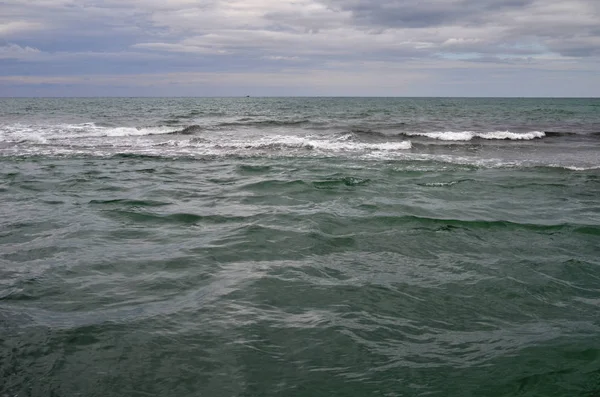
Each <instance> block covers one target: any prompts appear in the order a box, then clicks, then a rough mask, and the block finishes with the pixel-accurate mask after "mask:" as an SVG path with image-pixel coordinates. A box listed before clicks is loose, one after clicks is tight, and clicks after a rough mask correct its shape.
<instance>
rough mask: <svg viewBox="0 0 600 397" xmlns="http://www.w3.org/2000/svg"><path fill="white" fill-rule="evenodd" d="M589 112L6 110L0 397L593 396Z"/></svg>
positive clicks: (567, 104) (529, 103)
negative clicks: (143, 396) (154, 396)
mask: <svg viewBox="0 0 600 397" xmlns="http://www.w3.org/2000/svg"><path fill="white" fill-rule="evenodd" d="M599 131H600V102H599V100H593V99H591V100H583V99H581V100H579V99H545V100H541V99H540V100H537V99H522V100H520V99H510V100H509V99H424V98H423V99H383V98H382V99H378V98H373V99H360V98H338V99H330V98H289V99H284V98H269V99H267V98H265V99H263V98H250V99H248V98H240V99H233V98H229V99H218V98H215V99H8V100H0V177H1V179H0V200H1V202H2V205H1V206H0V395H2V396H4V395H6V396H17V395H18V396H27V395H30V396H50V395H55V396H64V395H66V396H72V395H81V396H112V395H114V396H141V395H156V396H199V395H201V396H426V395H427V396H429V395H439V396H597V395H600V314H599V313H600V311H599V309H600V260H599V259H598V258H599V254H600V248H599V247H600V204H599V203H600V201H599V200H598V197H600V168H599V166H600V151H599V149H600V135H599V134H598V132H599Z"/></svg>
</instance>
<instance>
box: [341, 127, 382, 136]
mask: <svg viewBox="0 0 600 397" xmlns="http://www.w3.org/2000/svg"><path fill="white" fill-rule="evenodd" d="M350 133H351V134H353V135H356V136H358V137H361V136H363V137H380V138H382V137H389V136H388V135H386V134H384V133H383V132H379V131H374V130H371V129H368V128H352V129H350Z"/></svg>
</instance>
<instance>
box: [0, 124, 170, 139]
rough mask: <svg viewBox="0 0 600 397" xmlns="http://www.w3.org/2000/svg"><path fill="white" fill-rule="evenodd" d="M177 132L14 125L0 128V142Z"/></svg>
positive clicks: (77, 126) (156, 128) (156, 129)
mask: <svg viewBox="0 0 600 397" xmlns="http://www.w3.org/2000/svg"><path fill="white" fill-rule="evenodd" d="M175 131H177V129H175V128H172V127H148V128H135V127H100V126H97V125H96V124H94V123H83V124H58V125H22V124H14V125H9V126H2V127H0V139H1V140H2V141H11V142H19V141H32V142H39V141H41V140H43V141H44V142H47V140H64V139H71V138H94V137H127V136H145V135H159V134H169V133H173V132H175Z"/></svg>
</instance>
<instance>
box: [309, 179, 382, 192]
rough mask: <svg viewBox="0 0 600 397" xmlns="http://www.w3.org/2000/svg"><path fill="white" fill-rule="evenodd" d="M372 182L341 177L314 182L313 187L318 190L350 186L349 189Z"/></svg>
mask: <svg viewBox="0 0 600 397" xmlns="http://www.w3.org/2000/svg"><path fill="white" fill-rule="evenodd" d="M370 181H371V180H370V179H368V178H357V177H353V176H345V177H341V178H331V179H326V180H323V181H314V182H312V185H313V186H314V187H315V188H317V189H336V188H338V187H340V186H348V187H355V186H362V185H366V184H368V183H369V182H370Z"/></svg>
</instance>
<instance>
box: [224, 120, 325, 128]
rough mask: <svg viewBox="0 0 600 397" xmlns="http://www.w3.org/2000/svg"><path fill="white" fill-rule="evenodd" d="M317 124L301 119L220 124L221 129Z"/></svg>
mask: <svg viewBox="0 0 600 397" xmlns="http://www.w3.org/2000/svg"><path fill="white" fill-rule="evenodd" d="M311 124H317V125H318V123H315V122H312V121H310V120H308V119H300V120H278V119H269V120H248V121H235V122H222V123H219V124H218V126H219V127H243V126H253V127H286V126H302V125H311Z"/></svg>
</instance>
